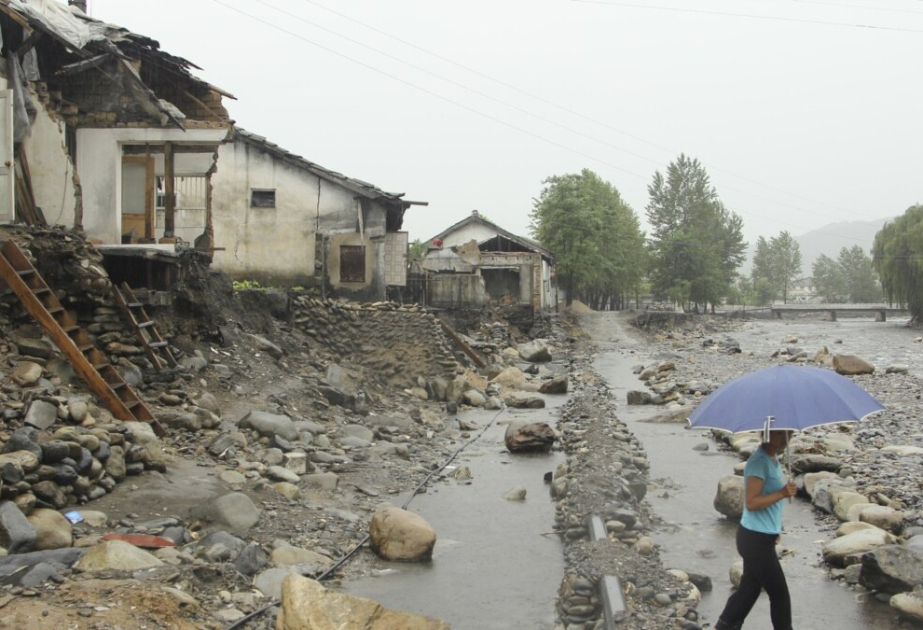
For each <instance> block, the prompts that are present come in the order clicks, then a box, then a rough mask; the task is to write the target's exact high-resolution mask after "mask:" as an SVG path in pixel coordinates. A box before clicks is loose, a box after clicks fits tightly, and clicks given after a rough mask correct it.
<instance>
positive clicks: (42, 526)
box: [29, 508, 74, 551]
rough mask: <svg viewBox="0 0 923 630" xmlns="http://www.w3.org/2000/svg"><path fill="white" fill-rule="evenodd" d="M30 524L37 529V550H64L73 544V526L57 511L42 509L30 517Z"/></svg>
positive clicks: (34, 511)
mask: <svg viewBox="0 0 923 630" xmlns="http://www.w3.org/2000/svg"><path fill="white" fill-rule="evenodd" d="M29 522H30V523H31V524H32V527H34V528H35V533H36V539H35V550H36V551H42V550H46V549H63V548H65V547H70V546H71V543H72V542H73V538H74V535H73V526H71V523H70V521H69V520H67V519H66V518H65V517H64V515H63V514H61V513H60V512H58V511H57V510H48V509H44V508H40V509H37V510H33V512H32V514H30V515H29Z"/></svg>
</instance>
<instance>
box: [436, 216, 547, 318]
mask: <svg viewBox="0 0 923 630" xmlns="http://www.w3.org/2000/svg"><path fill="white" fill-rule="evenodd" d="M422 267H423V270H424V272H425V273H426V303H427V305H429V306H435V307H438V308H480V307H482V306H486V305H492V306H520V307H526V308H529V309H531V310H533V311H536V312H537V311H542V310H554V309H556V308H557V304H558V300H557V286H556V283H555V277H554V254H553V253H552V252H550V251H548V250H547V249H545V248H543V247H542V246H541V245H539V244H538V243H537V242H535V241H533V240H531V239H527V238H524V237H522V236H517V235H515V234H513V233H512V232H509V231H507V230H504V229H503V228H502V227H500V226H498V225H496V224H495V223H492V222H491V221H488V220H487V219H486V218H484V217H482V216H481V215H480V214H479V213H478V211H477V210H474V211H472V212H471V215H470V216H468V217H466V218H465V219H463V220H462V221H459V222H458V223H456V224H455V225H453V226H451V227H449V228H448V229H446V230H444V231H442V232H440V233H439V234H437V235H436V236H434V237H433V238H432V240H431V241H430V247H429V250H428V251H427V253H426V256H425V257H424V259H423V262H422Z"/></svg>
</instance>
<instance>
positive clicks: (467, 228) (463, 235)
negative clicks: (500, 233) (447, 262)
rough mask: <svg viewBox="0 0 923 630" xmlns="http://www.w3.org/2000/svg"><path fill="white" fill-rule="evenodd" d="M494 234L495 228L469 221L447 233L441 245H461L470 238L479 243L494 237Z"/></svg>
mask: <svg viewBox="0 0 923 630" xmlns="http://www.w3.org/2000/svg"><path fill="white" fill-rule="evenodd" d="M496 235H497V231H496V230H492V229H490V228H489V227H488V226H486V225H484V224H482V223H469V224H468V225H464V226H462V227H460V228H459V229H457V230H455V231H454V232H451V233H449V234H447V235H446V237H445V238H444V239H443V241H442V246H443V247H454V246H456V245H463V244H465V243H467V242H468V241H470V240H471V239H474V240H476V241H477V242H478V243H481V242H483V241H486V240H487V239H490V238H493V237H495V236H496Z"/></svg>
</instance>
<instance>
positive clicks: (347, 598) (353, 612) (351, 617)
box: [276, 574, 449, 630]
mask: <svg viewBox="0 0 923 630" xmlns="http://www.w3.org/2000/svg"><path fill="white" fill-rule="evenodd" d="M328 628H351V629H353V630H449V626H448V625H447V624H446V623H445V622H444V621H440V620H439V619H433V618H432V617H424V616H422V615H416V614H412V613H403V612H399V611H396V610H391V609H389V608H385V607H384V606H382V605H381V604H379V603H378V602H376V601H373V600H371V599H364V598H361V597H353V596H351V595H346V594H344V593H338V592H336V591H331V590H328V589H326V588H324V587H323V586H321V585H320V583H319V582H317V581H315V580H311V579H308V578H305V577H302V576H300V575H295V574H290V575H287V576H286V577H285V579H284V580H283V582H282V604H281V608H280V610H279V615H278V617H277V618H276V630H327V629H328Z"/></svg>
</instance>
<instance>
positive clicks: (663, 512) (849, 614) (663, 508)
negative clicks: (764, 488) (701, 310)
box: [593, 315, 923, 630]
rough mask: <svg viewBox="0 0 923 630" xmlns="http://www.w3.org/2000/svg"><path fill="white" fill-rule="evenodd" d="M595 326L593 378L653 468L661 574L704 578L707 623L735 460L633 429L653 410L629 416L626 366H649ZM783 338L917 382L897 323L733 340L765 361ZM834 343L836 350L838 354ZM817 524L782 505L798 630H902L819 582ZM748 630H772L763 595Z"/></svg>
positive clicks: (679, 437)
mask: <svg viewBox="0 0 923 630" xmlns="http://www.w3.org/2000/svg"><path fill="white" fill-rule="evenodd" d="M593 317H605V316H604V315H597V316H593ZM595 326H596V332H597V334H600V333H602V334H604V335H606V336H604V337H602V339H603V340H604V341H607V340H608V341H609V342H606V343H602V344H601V346H602V348H603V352H601V353H600V355H599V356H598V358H597V362H596V369H597V370H598V371H599V372H600V374H602V375H603V376H604V377H605V378H606V379H607V381H608V382H609V384H610V386H611V387H612V388H613V393H614V395H615V396H616V399H617V400H618V401H619V403H620V406H619V412H618V413H619V417H620V418H621V419H623V420H625V421H626V422H627V423H628V424H629V426H630V428H631V430H632V431H633V432H634V433H635V435H637V436H638V438H639V439H640V440H641V441H642V443H643V444H644V446H645V448H646V450H647V452H648V456H649V457H650V460H651V479H652V480H653V481H654V482H655V486H656V489H654V490H652V491H651V492H650V493H649V494H648V500H649V501H650V502H651V504H652V506H653V507H654V509H655V511H656V512H657V514H659V515H660V516H661V517H662V518H663V519H664V520H665V521H666V522H667V523H668V526H667V527H665V528H664V530H663V531H659V532H657V534H656V537H655V540H656V541H657V542H658V544H659V545H661V555H662V558H663V560H664V564H665V565H666V566H667V567H668V568H674V567H675V568H680V569H683V570H687V571H694V572H697V573H703V574H706V575H708V576H710V577H711V578H712V581H713V583H714V589H713V591H712V592H711V593H705V594H703V599H702V603H701V605H700V606H699V608H698V610H699V612H700V614H701V615H702V617H703V618H702V620H701V621H702V622H710V623H714V621H715V620H716V619H717V617H718V615H719V614H720V612H721V610H722V608H723V606H724V603H725V601H726V599H727V596H728V595H729V594H730V592H731V589H730V579H729V577H728V567H730V565H731V564H732V562H733V561H734V560H735V559H736V552H735V551H734V534H735V531H736V524H734V523H730V522H728V521H727V520H726V519H724V518H723V517H722V516H721V515H720V514H718V513H717V512H716V511H715V510H714V509H713V507H712V500H713V498H714V493H715V489H716V487H717V483H718V480H719V479H720V478H721V477H722V476H724V475H726V474H731V473H732V468H733V466H734V464H736V463H737V462H738V461H739V460H738V459H737V457H736V456H734V455H732V454H725V453H717V452H715V447H714V444H713V443H711V442H710V440H709V439H708V438H707V436H706V435H705V434H702V433H698V432H695V431H689V430H687V429H685V428H684V427H683V426H682V425H675V424H667V425H664V424H651V423H644V422H640V420H643V419H644V418H645V417H649V416H651V415H655V414H656V413H657V411H658V410H656V409H651V408H650V407H628V406H627V405H625V404H624V401H625V395H626V393H627V392H628V391H629V390H631V389H638V385H639V381H638V380H637V376H636V375H634V374H633V373H632V369H631V368H632V366H634V365H636V364H639V363H647V362H649V357H647V356H645V354H644V348H643V347H642V346H641V345H639V344H637V343H635V342H633V341H632V340H630V339H627V338H626V336H625V335H624V334H622V333H621V329H619V328H618V325H617V324H616V322H615V321H614V320H613V321H612V322H610V323H608V324H606V323H602V322H599V321H597V322H596V323H595ZM787 335H798V336H799V337H800V338H801V341H800V342H799V345H801V346H802V347H804V348H806V349H808V350H809V352H813V351H815V350H816V349H817V348H819V347H820V346H821V345H828V347H830V348H831V350H832V351H834V352H836V351H839V352H845V353H854V354H858V355H860V356H863V357H865V358H867V359H869V360H871V361H873V362H874V363H876V364H878V365H881V366H885V365H888V364H891V363H905V364H907V365H910V366H911V371H912V372H914V373H916V374H920V373H923V361H921V359H920V356H919V354H920V353H919V346H918V345H914V344H913V339H914V338H915V337H916V336H917V334H916V333H915V332H914V331H911V330H908V329H905V328H903V327H902V326H901V325H900V324H899V323H891V322H888V323H874V322H872V321H869V320H864V321H860V320H851V321H843V322H830V323H828V322H821V321H800V322H757V323H751V324H748V325H747V326H746V327H745V329H744V330H743V331H740V332H736V333H734V334H733V335H732V336H733V337H734V338H735V339H737V340H739V341H740V343H741V347H742V348H743V349H744V350H752V351H753V352H754V353H755V354H757V355H764V356H768V354H769V353H771V352H772V351H773V350H775V349H777V348H778V347H779V346H780V341H781V339H782V338H783V337H785V336H787ZM837 340H842V341H843V343H842V344H835V342H836V341H837ZM914 350H916V352H914ZM701 444H709V450H708V451H705V452H702V451H698V450H694V447H695V446H697V445H701ZM814 516H815V515H814V511H813V508H811V506H810V505H809V504H808V503H807V502H805V501H803V500H796V501H794V502H793V503H791V504H789V505H786V508H785V523H786V525H785V532H786V533H785V537H784V541H783V548H784V549H787V550H789V551H790V553H788V554H786V555H785V556H784V558H783V566H784V568H785V572H786V576H787V578H788V582H789V589H790V591H791V593H792V604H793V610H794V616H795V623H794V625H795V627H796V628H798V629H799V630H812V629H813V630H822V629H824V630H826V629H828V628H837V629H839V630H862V629H866V628H876V629H883V630H886V629H889V628H898V627H902V626H901V625H900V623H899V621H898V619H897V616H896V615H895V614H894V613H893V612H892V610H891V609H890V607H888V606H887V605H886V604H881V603H879V602H877V601H875V600H869V599H868V598H867V597H865V596H864V595H860V594H858V593H856V592H855V591H852V590H850V589H849V588H848V587H845V586H843V585H842V583H840V582H834V581H831V580H829V579H828V578H827V577H826V574H825V573H824V566H823V563H822V562H821V560H820V549H821V543H822V542H823V541H825V540H827V539H829V538H830V536H831V533H830V532H825V531H821V530H820V529H819V528H818V526H817V525H816V523H815V519H814ZM746 627H747V629H748V630H770V629H771V628H772V624H771V623H770V621H769V606H768V600H767V598H766V596H765V595H764V596H762V597H761V598H760V600H759V602H758V603H757V605H756V607H755V608H754V610H753V612H752V613H751V614H750V616H749V617H748V620H747V624H746Z"/></svg>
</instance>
